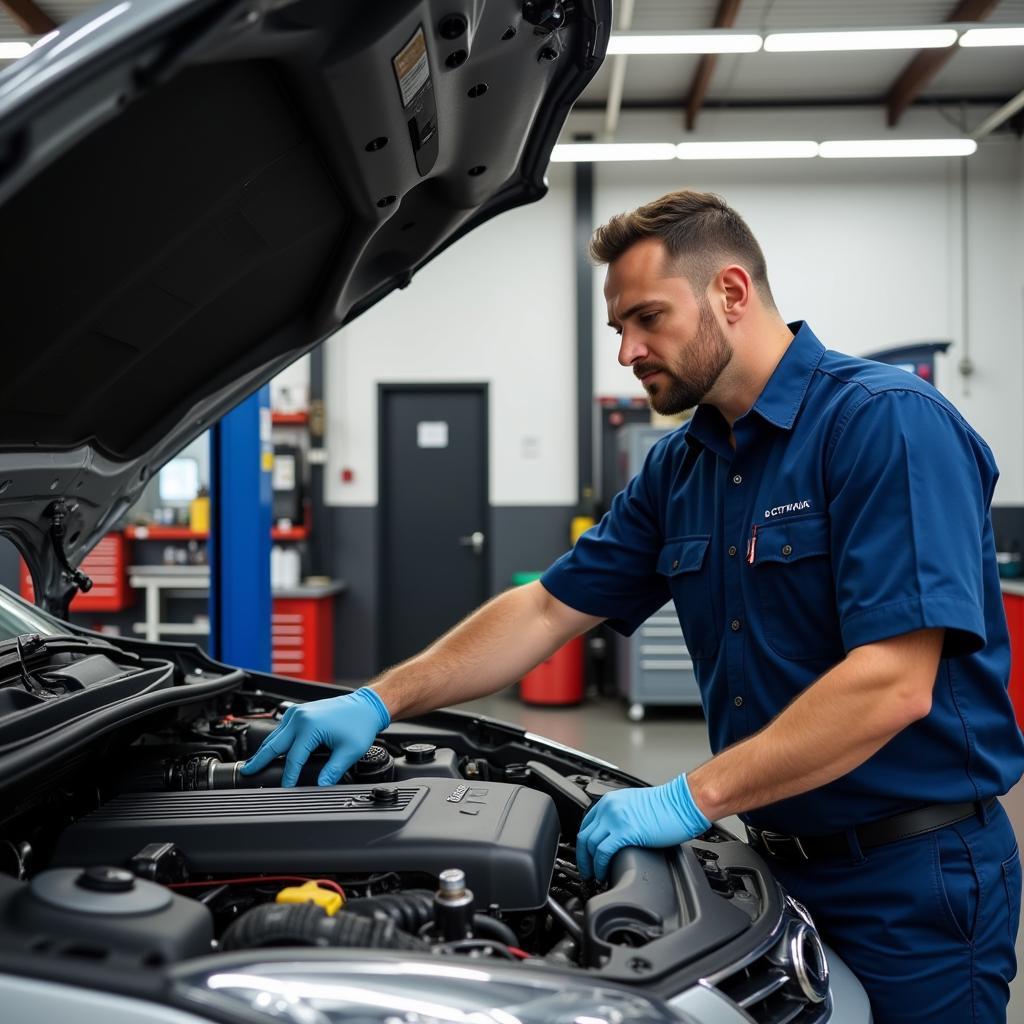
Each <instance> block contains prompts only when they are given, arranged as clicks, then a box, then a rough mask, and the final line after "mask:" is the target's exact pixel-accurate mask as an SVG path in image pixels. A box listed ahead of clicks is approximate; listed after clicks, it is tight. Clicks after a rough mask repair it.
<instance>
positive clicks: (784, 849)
mask: <svg viewBox="0 0 1024 1024" xmlns="http://www.w3.org/2000/svg"><path fill="white" fill-rule="evenodd" d="M758 835H759V836H760V839H761V844H762V845H763V846H764V848H765V851H766V852H767V853H768V855H769V856H771V857H778V858H779V860H791V859H795V860H798V861H803V860H810V857H808V856H807V851H806V850H805V849H804V844H803V843H801V842H800V837H799V836H787V835H784V834H783V833H781V832H772V831H770V830H769V829H761V830H760V832H758ZM773 845H775V846H778V847H780V849H773ZM793 851H796V854H798V856H796V857H794V856H793Z"/></svg>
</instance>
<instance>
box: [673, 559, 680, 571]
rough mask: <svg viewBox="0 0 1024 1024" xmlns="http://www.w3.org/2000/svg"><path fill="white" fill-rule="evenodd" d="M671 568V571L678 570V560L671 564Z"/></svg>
mask: <svg viewBox="0 0 1024 1024" xmlns="http://www.w3.org/2000/svg"><path fill="white" fill-rule="evenodd" d="M672 568H673V569H678V568H679V559H678V558H677V559H676V560H675V561H674V562H673V563H672Z"/></svg>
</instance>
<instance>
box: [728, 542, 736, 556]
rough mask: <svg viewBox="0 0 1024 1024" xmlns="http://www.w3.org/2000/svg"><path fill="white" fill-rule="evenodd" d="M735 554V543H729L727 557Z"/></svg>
mask: <svg viewBox="0 0 1024 1024" xmlns="http://www.w3.org/2000/svg"><path fill="white" fill-rule="evenodd" d="M735 554H736V545H735V544H730V545H729V557H730V558H732V556H733V555H735Z"/></svg>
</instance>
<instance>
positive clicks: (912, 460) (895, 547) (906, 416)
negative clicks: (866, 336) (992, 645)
mask: <svg viewBox="0 0 1024 1024" xmlns="http://www.w3.org/2000/svg"><path fill="white" fill-rule="evenodd" d="M839 430H840V432H839V434H838V436H837V438H836V440H835V441H834V442H833V445H832V449H831V453H830V456H829V458H828V463H827V470H826V476H827V482H828V488H829V495H830V502H829V513H830V519H831V531H832V538H831V539H832V559H833V562H832V567H833V572H834V575H835V584H836V600H837V606H838V611H839V620H840V628H841V630H842V636H843V642H844V646H845V647H846V649H847V650H850V649H852V648H854V647H860V646H862V645H864V644H868V643H872V642H875V641H878V640H884V639H887V638H889V637H893V636H900V635H902V634H905V633H910V632H913V631H915V630H919V629H929V628H939V627H942V628H945V629H946V639H945V647H944V650H943V656H944V657H959V656H961V655H966V654H971V653H973V652H975V651H978V650H980V649H981V648H982V647H984V646H985V641H986V637H985V618H984V607H985V602H984V593H983V564H982V553H983V538H984V535H985V526H986V522H987V518H988V507H989V503H990V501H991V498H992V492H993V489H994V487H995V481H996V478H997V476H998V472H997V470H996V466H995V462H994V460H993V458H992V454H991V452H990V451H989V449H988V447H987V445H985V443H984V442H983V441H982V440H981V439H980V438H979V437H978V436H977V435H976V434H975V433H974V432H973V431H972V430H971V429H970V427H968V426H967V424H966V423H964V422H963V420H962V419H960V417H959V416H958V415H957V414H956V413H955V412H954V411H953V410H951V409H950V408H948V407H946V406H945V405H943V404H942V403H941V402H940V401H937V400H936V399H934V398H931V397H929V396H928V395H925V394H921V393H919V392H916V391H912V390H905V391H904V390H899V391H884V392H880V393H877V394H875V395H872V396H871V397H869V398H867V399H865V400H864V401H863V402H862V403H861V404H860V405H859V406H858V407H856V409H855V410H854V411H853V413H852V414H851V415H850V416H849V418H848V420H847V422H846V423H845V424H844V425H841V427H840V428H839Z"/></svg>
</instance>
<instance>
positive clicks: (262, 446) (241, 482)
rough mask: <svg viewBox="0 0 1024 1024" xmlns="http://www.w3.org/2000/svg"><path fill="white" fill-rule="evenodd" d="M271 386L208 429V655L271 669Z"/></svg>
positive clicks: (264, 388)
mask: <svg viewBox="0 0 1024 1024" xmlns="http://www.w3.org/2000/svg"><path fill="white" fill-rule="evenodd" d="M270 423H271V421H270V388H269V387H263V388H260V390H259V391H257V392H256V393H255V394H253V395H250V396H249V397H248V398H247V399H246V400H245V401H244V402H242V404H241V405H239V406H237V407H236V408H235V409H232V411H231V412H229V413H228V414H227V415H226V416H225V417H224V418H223V419H222V420H221V421H220V422H219V423H216V424H215V425H214V426H213V428H212V429H211V431H210V539H209V543H208V547H207V551H208V556H209V561H210V656H211V657H213V658H216V659H217V660H218V661H224V662H227V663H228V664H230V665H237V666H239V667H241V668H250V669H254V670H256V671H257V672H269V671H270V607H271V605H270V602H271V594H270V527H271V508H272V500H273V492H272V489H271V471H272V469H273V464H274V448H273V443H272V441H271V434H270Z"/></svg>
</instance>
